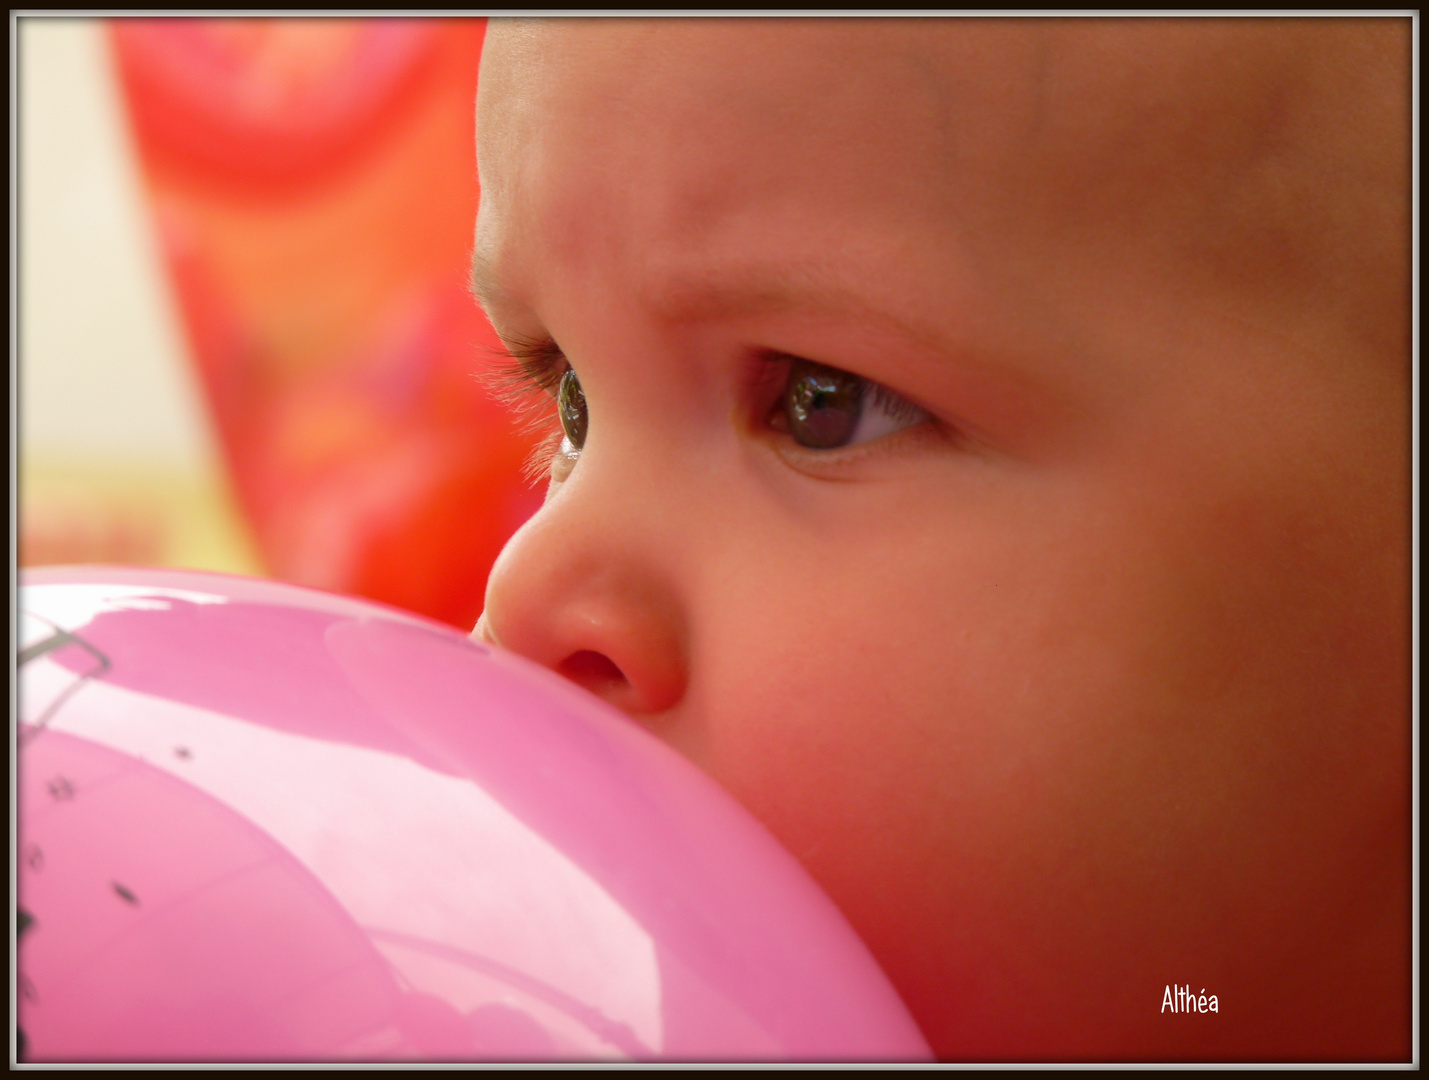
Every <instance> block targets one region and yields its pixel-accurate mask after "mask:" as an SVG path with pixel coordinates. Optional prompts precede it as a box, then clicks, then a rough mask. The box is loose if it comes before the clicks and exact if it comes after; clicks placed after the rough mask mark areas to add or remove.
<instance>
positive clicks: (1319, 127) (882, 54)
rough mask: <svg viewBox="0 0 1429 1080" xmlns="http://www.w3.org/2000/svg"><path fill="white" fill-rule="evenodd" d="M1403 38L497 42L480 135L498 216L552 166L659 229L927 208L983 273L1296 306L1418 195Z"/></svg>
mask: <svg viewBox="0 0 1429 1080" xmlns="http://www.w3.org/2000/svg"><path fill="white" fill-rule="evenodd" d="M1401 32H1402V28H1400V27H1398V26H1396V25H1394V23H1393V22H1390V21H1381V22H1380V23H1379V24H1378V25H1377V26H1375V25H1371V24H1370V23H1366V22H1364V21H1361V20H1257V19H1066V20H1056V19H1053V20H1046V19H956V18H952V19H924V18H916V19H876V20H870V19H829V20H825V19H808V20H802V19H794V20H776V19H725V20H720V19H712V20H701V19H671V20H661V19H652V20H589V21H588V20H550V21H524V20H522V21H517V22H515V23H510V24H508V23H503V22H501V21H497V22H495V23H493V26H492V29H491V31H490V32H489V35H488V45H487V50H486V53H485V55H484V57H483V71H482V79H481V82H482V91H481V94H482V98H481V109H480V115H479V119H478V132H479V137H480V142H481V167H482V183H483V188H484V195H483V214H487V213H488V211H489V210H496V209H498V208H499V205H500V203H501V201H502V199H511V200H516V199H518V198H522V199H526V200H527V201H528V202H529V201H530V199H529V192H530V191H532V190H533V189H532V187H531V186H529V185H524V184H523V183H522V181H521V180H520V179H518V175H519V174H521V173H522V172H523V170H528V169H531V168H536V167H539V166H540V164H541V163H545V165H546V167H547V168H548V169H556V168H557V167H558V166H559V169H560V170H562V171H564V172H565V173H566V174H568V175H569V176H570V177H579V181H577V180H575V179H572V180H570V181H568V184H567V186H568V187H569V188H571V189H572V190H574V189H575V188H577V187H580V186H581V185H585V184H586V183H587V178H588V177H590V176H593V175H595V174H597V173H598V172H599V171H600V170H601V169H602V168H603V169H604V170H605V174H606V175H607V176H609V177H616V178H617V179H618V183H617V182H616V181H615V180H612V181H611V184H612V185H613V186H616V187H619V186H620V185H623V186H624V188H625V189H626V195H625V196H624V197H626V198H628V199H635V200H638V201H642V202H644V203H646V204H647V205H646V206H645V207H642V208H641V213H644V214H646V216H647V217H648V212H649V211H650V208H651V207H653V206H655V205H657V204H659V205H669V206H671V207H674V209H673V210H672V211H671V216H672V217H673V219H675V220H683V219H690V218H699V217H700V216H701V215H707V212H708V211H710V208H711V207H714V208H717V209H718V208H719V207H721V206H724V205H727V204H728V203H729V202H730V200H731V199H734V198H737V197H739V196H740V193H741V192H745V191H749V190H751V189H753V188H755V187H757V186H759V185H761V184H762V185H764V188H763V189H762V193H767V191H771V190H775V189H778V188H781V187H782V190H780V191H778V194H779V196H780V197H782V198H784V199H785V200H787V201H789V202H790V203H791V204H792V202H793V201H794V200H799V201H800V202H802V203H804V204H811V203H814V202H817V200H818V199H819V198H821V197H828V198H830V199H831V200H832V199H843V202H842V203H841V204H840V206H841V208H847V207H849V206H852V205H855V204H857V205H860V206H867V205H880V204H881V205H883V206H886V207H889V208H894V209H897V208H901V207H905V206H912V205H914V204H917V205H918V213H919V214H921V217H922V219H924V220H925V221H926V222H929V223H932V227H934V228H937V229H951V230H954V231H956V232H957V234H958V235H957V237H956V242H957V243H958V244H959V245H960V246H961V247H963V248H965V249H966V250H968V251H972V252H974V253H976V249H978V248H979V247H980V246H981V247H984V248H986V249H988V250H993V249H996V250H998V251H1000V252H1006V251H1010V250H1018V249H1020V250H1026V251H1028V252H1034V253H1035V254H1033V255H1032V256H1030V257H1032V258H1036V259H1039V260H1041V261H1043V262H1046V261H1047V260H1052V259H1062V258H1063V257H1064V255H1065V253H1066V251H1067V250H1070V249H1073V248H1075V249H1078V251H1079V256H1080V257H1081V258H1083V259H1085V260H1086V261H1087V262H1088V263H1089V264H1099V263H1102V262H1105V261H1106V258H1110V257H1112V256H1113V255H1114V256H1115V257H1116V258H1118V259H1128V258H1129V256H1128V255H1127V253H1128V252H1133V253H1142V254H1144V255H1145V257H1146V258H1149V259H1155V260H1157V261H1158V262H1159V264H1160V267H1161V268H1162V269H1163V270H1166V272H1167V273H1170V272H1172V270H1171V269H1168V268H1174V273H1175V274H1176V275H1178V276H1181V277H1184V278H1186V279H1187V280H1188V281H1189V280H1190V279H1192V278H1195V277H1197V276H1198V275H1201V276H1203V277H1204V278H1205V280H1207V281H1208V282H1210V283H1211V286H1212V287H1213V288H1214V289H1216V290H1218V291H1223V292H1236V291H1244V292H1246V293H1247V295H1249V294H1250V293H1251V292H1257V293H1258V292H1259V291H1261V290H1265V289H1272V290H1275V291H1276V292H1277V293H1278V294H1279V297H1278V300H1279V301H1283V302H1287V303H1293V302H1295V301H1294V297H1296V296H1299V295H1308V294H1309V292H1310V287H1311V286H1314V285H1315V284H1316V283H1317V282H1322V281H1324V280H1328V279H1329V278H1330V277H1332V276H1340V277H1342V276H1343V274H1342V272H1340V271H1341V268H1339V267H1337V266H1335V265H1334V261H1335V260H1337V259H1340V258H1342V253H1341V249H1343V248H1345V246H1346V245H1345V244H1344V242H1343V241H1344V239H1345V237H1346V235H1347V233H1348V232H1349V231H1351V230H1352V229H1353V228H1354V225H1355V220H1354V219H1355V218H1356V215H1358V214H1359V213H1360V207H1362V206H1363V204H1364V202H1365V200H1366V198H1367V193H1371V192H1370V189H1371V188H1373V187H1374V185H1376V184H1379V185H1381V186H1383V185H1386V184H1389V183H1392V182H1394V179H1395V177H1396V176H1397V173H1396V172H1395V169H1396V167H1397V165H1398V159H1397V158H1396V156H1395V154H1394V153H1393V152H1391V153H1388V154H1386V152H1385V145H1386V144H1387V143H1389V144H1392V143H1393V142H1394V140H1395V137H1396V135H1397V133H1395V132H1393V131H1389V132H1388V133H1387V132H1386V130H1385V128H1384V125H1383V123H1379V122H1378V120H1377V119H1376V118H1377V117H1378V118H1383V117H1384V116H1386V115H1388V116H1390V117H1391V122H1392V115H1393V110H1388V111H1386V110H1384V109H1383V108H1380V107H1379V106H1378V104H1377V103H1375V102H1373V101H1372V102H1371V107H1366V105H1365V102H1366V100H1367V95H1369V94H1370V93H1372V92H1375V91H1376V87H1374V86H1372V85H1370V84H1371V83H1372V82H1373V78H1371V77H1369V76H1368V75H1367V73H1368V72H1371V71H1372V70H1373V69H1374V68H1375V66H1376V65H1378V66H1379V67H1380V68H1384V69H1386V70H1387V71H1389V72H1390V74H1389V75H1387V76H1386V77H1387V78H1389V79H1390V80H1392V79H1393V78H1394V76H1393V74H1392V72H1393V71H1394V65H1393V64H1392V63H1391V64H1389V65H1385V64H1384V63H1382V57H1380V58H1377V57H1376V55H1375V54H1376V53H1379V54H1383V52H1384V50H1385V48H1386V46H1388V48H1389V49H1391V50H1393V49H1394V48H1395V44H1394V41H1393V35H1395V34H1401ZM1380 89H1382V87H1381V88H1380ZM1390 92H1394V91H1393V89H1391V91H1390ZM1366 117H1368V118H1369V122H1364V120H1365V118H1366ZM831 178H832V179H831ZM1357 184H1358V185H1360V186H1359V187H1355V185H1357ZM488 188H489V189H490V190H486V189H488ZM518 193H519V195H518ZM580 194H581V198H580V199H574V198H572V199H570V200H568V202H569V204H570V207H571V209H570V212H571V213H572V214H585V213H588V210H587V207H588V206H589V205H591V199H592V198H593V195H592V192H591V190H589V189H586V188H582V190H581V192H580ZM1371 194H1372V193H1371ZM661 199H664V200H666V201H665V203H660V200H661ZM832 205H833V203H832V202H831V203H830V206H831V207H832ZM860 212H861V211H860ZM828 219H829V220H830V221H833V220H834V218H833V214H832V213H831V214H830V215H828ZM537 220H538V221H539V224H540V225H541V226H542V227H545V228H546V231H547V233H548V234H550V233H555V234H561V233H562V232H563V231H568V230H563V229H562V227H561V224H562V223H561V222H560V221H559V220H556V219H553V218H551V217H545V218H539V219H537ZM838 220H840V221H848V220H850V215H848V214H846V213H843V214H841V216H840V217H839V219H838ZM553 221H554V224H555V225H556V227H555V228H554V229H552V228H549V226H550V225H551V224H552V223H553ZM900 227H906V222H902V221H901V222H900ZM1103 254H1105V255H1106V258H1103ZM998 257H1002V256H1001V255H999V256H998ZM1136 257H1140V256H1136ZM1126 267H1127V272H1128V273H1136V272H1138V271H1134V270H1132V269H1130V262H1127V263H1126ZM1332 270H1333V271H1335V273H1333V274H1332V273H1331V271H1332ZM1287 298H1289V299H1287Z"/></svg>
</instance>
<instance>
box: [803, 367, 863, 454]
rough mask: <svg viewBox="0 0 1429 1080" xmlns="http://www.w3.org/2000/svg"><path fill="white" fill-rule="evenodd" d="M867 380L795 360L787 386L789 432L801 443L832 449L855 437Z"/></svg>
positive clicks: (835, 369)
mask: <svg viewBox="0 0 1429 1080" xmlns="http://www.w3.org/2000/svg"><path fill="white" fill-rule="evenodd" d="M863 390H864V380H863V379H861V378H859V377H858V376H857V375H850V374H849V373H848V372H846V371H839V370H838V369H837V368H831V367H825V366H824V365H822V364H815V363H812V362H811V361H808V360H795V361H793V362H792V364H791V365H790V368H789V381H788V382H787V383H786V384H785V389H784V411H785V415H786V416H787V417H788V419H789V434H791V435H792V436H793V437H794V441H795V442H797V443H799V445H801V446H807V447H810V448H812V449H816V450H828V449H832V448H833V447H837V446H843V445H844V444H845V443H847V442H848V440H849V439H850V438H852V437H853V433H854V431H855V429H856V428H857V427H858V418H859V415H860V413H861V412H862V411H863Z"/></svg>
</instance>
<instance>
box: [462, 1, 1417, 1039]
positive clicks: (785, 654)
mask: <svg viewBox="0 0 1429 1080" xmlns="http://www.w3.org/2000/svg"><path fill="white" fill-rule="evenodd" d="M1396 35H1398V36H1396ZM1406 40H1407V38H1406V37H1404V35H1403V34H1402V31H1401V28H1400V27H1399V26H1398V24H1395V23H1388V22H1386V23H1379V24H1375V25H1371V26H1365V25H1362V24H1357V23H1352V22H1340V23H1338V24H1336V25H1334V26H1329V27H1326V26H1324V25H1322V24H1318V23H1304V24H1295V25H1293V26H1292V25H1290V24H1285V23H1279V24H1274V25H1271V26H1268V27H1267V26H1264V25H1261V24H1257V23H1251V22H1246V21H1238V20H1233V21H1231V22H1230V23H1222V22H1214V21H1211V22H1191V23H1189V24H1175V23H1169V24H1168V23H1161V22H1152V21H1139V20H1131V21H1128V22H1109V23H1108V22H1095V21H1086V22H1083V21H1070V22H1066V23H1055V24H1047V23H1043V22H1041V21H1038V20H1011V21H1006V22H1002V21H981V20H971V21H961V20H951V21H947V22H943V21H927V20H911V21H892V22H882V21H873V20H851V21H847V22H844V21H797V22H785V21H777V20H769V21H766V20H757V21H749V22H746V21H715V22H700V21H684V20H652V21H648V22H642V21H633V22H623V21H599V22H587V21H573V22H563V21H551V22H540V23H534V24H529V23H527V24H522V23H518V24H512V25H493V26H492V28H491V30H490V32H489V35H488V39H487V46H486V54H485V57H484V60H483V69H482V78H481V85H482V91H481V99H480V102H479V110H478V130H479V137H480V165H481V181H482V203H481V212H480V216H479V219H478V227H477V236H476V246H475V270H476V274H475V277H476V281H477V283H478V287H479V291H480V292H481V295H482V299H483V303H484V304H485V306H486V309H487V311H488V313H489V314H490V316H491V318H492V320H493V322H494V324H495V326H496V328H497V329H498V331H499V332H500V333H501V334H502V335H503V337H504V338H505V339H506V340H507V341H508V343H513V344H515V345H516V346H518V351H520V350H523V349H524V351H525V352H526V353H527V354H528V363H529V364H530V365H532V366H535V367H541V366H543V365H544V367H545V369H546V371H547V373H548V374H550V375H551V376H552V377H554V376H555V375H558V374H559V373H560V372H561V371H563V370H564V369H565V367H566V366H567V365H569V367H570V368H571V369H573V371H574V372H575V377H577V378H578V380H579V386H580V388H581V389H582V390H583V392H584V400H585V404H584V410H585V411H584V415H583V416H582V415H581V403H580V401H579V398H578V396H576V395H572V398H571V401H570V404H571V409H572V416H573V417H574V418H575V419H576V421H577V423H578V422H579V421H581V420H583V421H584V422H585V424H586V427H585V433H584V441H583V445H582V446H581V448H580V450H579V453H578V454H571V453H565V452H561V453H558V454H557V455H556V459H555V462H554V465H553V470H552V482H551V485H550V491H549V496H548V498H547V501H546V503H545V506H544V508H543V509H542V510H541V511H540V512H539V513H538V514H537V515H536V516H535V517H534V518H532V519H531V520H530V522H529V523H528V524H527V525H526V526H525V527H524V528H523V529H522V530H521V531H520V532H519V533H518V534H517V535H516V537H515V538H514V539H513V540H512V541H511V542H510V544H509V546H508V547H507V549H506V551H505V553H504V554H503V556H502V558H501V560H500V562H499V563H498V564H497V567H496V569H495V571H494V573H493V576H492V579H491V584H490V587H489V590H488V593H487V606H486V613H485V615H484V616H483V623H482V626H481V627H480V628H479V630H478V632H479V633H483V634H484V635H486V636H487V637H488V638H489V639H491V640H494V641H496V642H498V643H499V644H501V645H503V646H505V647H507V648H510V649H513V650H516V651H517V652H520V653H524V654H526V655H527V656H529V657H532V658H534V659H535V660H537V661H539V662H541V663H543V664H546V665H548V666H550V667H552V668H554V669H556V670H558V671H561V672H562V673H564V674H566V675H568V676H570V677H571V678H573V679H575V680H577V681H579V682H581V683H583V684H584V685H586V686H588V687H590V688H591V689H592V690H594V691H595V692H596V693H598V694H601V695H602V696H604V697H606V698H607V699H608V700H610V701H611V702H613V703H614V704H616V705H618V706H619V707H621V708H622V709H624V710H625V711H627V712H628V713H629V714H631V715H632V716H633V717H634V718H635V720H636V721H638V722H639V723H641V724H643V725H645V726H646V727H647V728H648V729H649V730H650V731H651V732H653V733H654V734H656V735H657V736H659V737H660V738H662V739H664V740H666V741H667V742H668V743H670V744H671V745H672V746H674V747H676V748H677V749H678V750H680V751H681V752H683V753H684V754H686V755H687V756H688V757H689V758H691V759H692V760H693V761H695V762H696V763H697V764H699V765H700V766H701V767H702V768H704V769H705V770H706V771H707V772H709V773H710V774H711V775H713V776H714V777H715V778H716V779H718V780H719V781H720V782H721V783H722V784H723V785H724V786H725V787H726V788H727V789H728V790H729V791H731V792H732V793H733V794H734V795H735V796H736V797H738V798H739V799H740V800H741V801H742V802H743V803H744V804H745V805H746V806H747V807H749V808H750V809H751V810H752V811H753V812H754V813H755V814H756V815H757V816H758V817H759V818H760V819H761V820H762V821H763V822H764V823H765V824H766V825H768V827H769V828H770V829H771V830H772V831H773V832H774V833H775V834H776V835H777V836H778V837H779V838H780V840H782V841H783V843H784V844H785V845H786V846H787V847H788V848H789V849H790V850H791V851H792V852H793V853H794V854H795V855H796V856H797V857H798V858H799V859H800V860H802V861H803V863H804V864H805V865H806V866H807V867H808V868H809V870H810V871H811V872H812V873H813V874H814V876H815V877H816V878H817V880H818V881H819V882H820V883H821V884H822V885H823V887H824V888H825V889H826V890H827V891H828V893H829V894H830V895H831V896H832V897H833V899H834V900H835V901H836V902H837V903H838V904H839V906H840V907H841V908H842V910H843V911H844V913H845V914H846V915H847V916H848V918H849V919H850V921H851V922H852V923H853V925H854V926H855V927H856V928H857V929H858V931H859V932H860V933H861V934H862V936H863V938H864V939H865V940H866V941H867V943H868V944H869V946H870V948H871V949H872V950H873V952H874V953H875V955H876V956H877V957H878V959H879V961H880V962H881V963H882V965H883V967H884V969H885V970H886V971H887V972H888V974H889V975H890V977H891V978H892V979H893V981H894V983H895V985H896V986H897V987H898V989H899V990H900V992H901V993H902V994H903V996H904V998H905V1000H906V1001H907V1002H908V1004H909V1006H910V1008H911V1009H912V1010H913V1012H914V1014H915V1015H916V1017H917V1018H918V1020H919V1021H920V1023H921V1024H922V1025H923V1027H924V1030H925V1032H926V1033H927V1034H928V1037H929V1039H930V1041H931V1042H932V1044H933V1045H934V1048H935V1049H936V1050H937V1051H938V1052H939V1053H940V1054H942V1055H944V1056H950V1057H974V1058H977V1057H982V1058H997V1057H1010V1058H1031V1059H1035V1058H1041V1057H1052V1058H1060V1057H1084V1056H1085V1057H1097V1058H1121V1057H1130V1058H1137V1057H1153V1058H1155V1057H1173V1058H1174V1057H1181V1056H1210V1057H1216V1056H1222V1055H1224V1056H1229V1057H1237V1056H1251V1057H1254V1056H1260V1055H1268V1056H1270V1057H1274V1058H1279V1057H1300V1056H1310V1057H1316V1056H1321V1055H1323V1054H1333V1053H1338V1052H1340V1051H1341V1050H1343V1049H1345V1047H1347V1046H1350V1044H1347V1043H1344V1042H1343V1041H1342V1040H1341V1035H1342V1034H1343V1032H1342V1027H1343V1026H1344V1025H1345V1024H1350V1025H1352V1026H1353V1029H1356V1030H1359V1031H1361V1032H1363V1033H1364V1036H1363V1037H1364V1039H1365V1041H1364V1042H1362V1043H1355V1044H1353V1046H1352V1047H1351V1049H1350V1050H1349V1052H1350V1053H1351V1056H1375V1055H1377V1054H1378V1053H1381V1052H1383V1053H1395V1052H1397V1047H1398V1045H1399V1044H1398V1043H1397V1042H1395V1041H1394V1040H1395V1039H1396V1038H1401V1035H1400V1031H1401V1028H1402V1027H1403V1025H1404V1024H1405V1023H1407V1021H1405V1020H1404V1019H1403V1017H1401V1016H1400V1015H1399V1013H1397V1012H1396V1013H1394V1014H1393V1015H1391V1016H1390V1017H1389V1021H1388V1026H1386V1022H1385V1020H1384V1018H1383V1017H1382V1016H1381V1013H1382V1012H1383V1010H1384V1009H1386V1008H1391V1007H1392V1008H1394V1009H1398V1008H1400V1002H1401V998H1400V996H1399V994H1400V991H1401V989H1402V986H1401V982H1402V981H1403V980H1407V978H1408V967H1407V962H1408V961H1407V944H1406V943H1405V940H1404V939H1403V937H1402V932H1403V931H1404V928H1405V919H1406V918H1407V916H1406V915H1405V914H1404V912H1405V911H1406V910H1407V909H1406V908H1404V907H1403V903H1407V895H1406V894H1405V890H1406V885H1405V882H1406V880H1407V877H1406V875H1407V872H1408V870H1407V865H1406V864H1405V861H1404V858H1403V852H1404V849H1405V845H1406V843H1407V840H1406V839H1405V838H1406V835H1407V833H1406V830H1407V806H1408V803H1407V799H1408V779H1407V769H1408V765H1407V760H1408V758H1407V754H1408V749H1407V739H1408V723H1407V698H1406V691H1405V687H1406V681H1407V670H1408V669H1407V664H1408V660H1407V649H1408V645H1407V619H1408V614H1407V613H1408V593H1407V588H1406V586H1407V559H1408V550H1407V536H1406V528H1407V510H1406V503H1405V496H1404V492H1405V490H1406V488H1407V468H1408V464H1407V455H1408V443H1407V440H1408V431H1407V422H1406V419H1405V417H1406V409H1407V404H1406V403H1407V382H1408V365H1407V352H1406V349H1407V347H1406V346H1405V344H1404V342H1405V340H1406V339H1407V295H1406V290H1407V280H1408V279H1407V270H1406V269H1405V267H1406V263H1405V258H1406V255H1405V251H1404V250H1403V249H1404V242H1403V237H1404V236H1405V235H1407V225H1406V223H1405V203H1406V197H1407V196H1406V189H1405V186H1404V185H1405V181H1404V169H1405V168H1406V165H1405V159H1404V154H1405V151H1404V150H1402V148H1400V146H1399V140H1401V139H1402V138H1403V135H1402V131H1403V127H1404V125H1405V123H1406V121H1405V118H1404V115H1403V103H1402V101H1401V98H1402V97H1403V96H1404V93H1405V91H1404V89H1403V83H1402V80H1403V78H1404V77H1405V76H1404V74H1403V71H1404V66H1403V65H1404V62H1405V57H1404V52H1405V48H1406V46H1405V45H1403V42H1404V41H1406ZM1396 50H1397V51H1396ZM1332 53H1333V54H1335V55H1336V56H1338V57H1339V59H1338V60H1337V61H1336V62H1334V63H1327V62H1325V61H1324V60H1323V58H1324V57H1326V56H1328V55H1330V54H1332ZM1385 55H1387V56H1388V59H1387V60H1385V59H1384V56H1385ZM1362 60H1363V62H1361V61H1362ZM1396 79H1398V80H1400V81H1396ZM1386 103H1387V104H1386ZM1396 125H1399V126H1396ZM1345 162H1349V163H1350V164H1349V165H1348V167H1346V166H1345V165H1344V163H1345ZM569 389H571V390H574V387H573V386H572V387H569ZM576 434H577V438H578V441H579V434H580V433H579V431H577V432H576ZM1366 837H1371V838H1373V842H1371V843H1366V840H1365V838H1366ZM731 872H737V868H731ZM1396 950H1398V951H1396ZM1401 960H1402V961H1403V965H1402V975H1403V979H1402V980H1401V978H1400V976H1401V969H1400V968H1399V967H1393V968H1392V970H1390V972H1389V974H1388V975H1386V974H1385V964H1386V963H1389V964H1391V965H1393V964H1397V963H1399V962H1400V961H1401ZM1396 980H1400V981H1396ZM1187 983H1189V984H1191V989H1192V991H1193V992H1195V991H1200V990H1201V989H1203V988H1204V990H1205V993H1206V994H1207V995H1208V996H1209V995H1210V994H1216V995H1217V996H1218V1000H1219V1003H1220V1005H1219V1011H1218V1013H1217V1014H1213V1015H1210V1016H1208V1017H1207V1016H1191V1017H1187V1016H1175V1017H1173V1016H1171V1015H1170V1014H1169V1013H1166V1014H1163V1013H1162V1011H1161V1010H1162V1003H1163V991H1164V989H1165V988H1166V987H1167V985H1168V984H1176V985H1182V986H1184V985H1185V984H1187ZM1386 983H1387V984H1388V986H1389V989H1387V990H1386V989H1385V988H1384V985H1382V984H1386ZM1347 984H1348V985H1350V986H1352V987H1355V988H1356V992H1355V994H1353V995H1349V996H1346V995H1345V994H1343V993H1341V991H1342V990H1343V989H1344V987H1345V986H1346V985H1347ZM1402 1000H1403V1010H1407V1008H1408V1004H1407V998H1404V999H1402ZM1326 1001H1330V1002H1332V1004H1326ZM1405 1037H1407V1036H1405ZM1386 1039H1388V1040H1389V1042H1388V1044H1386V1042H1385V1040H1386ZM1385 1045H1388V1046H1389V1047H1390V1049H1389V1050H1383V1049H1382V1048H1383V1047H1384V1046H1385ZM1406 1047H1407V1043H1406ZM1405 1052H1406V1053H1407V1049H1406V1050H1405Z"/></svg>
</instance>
